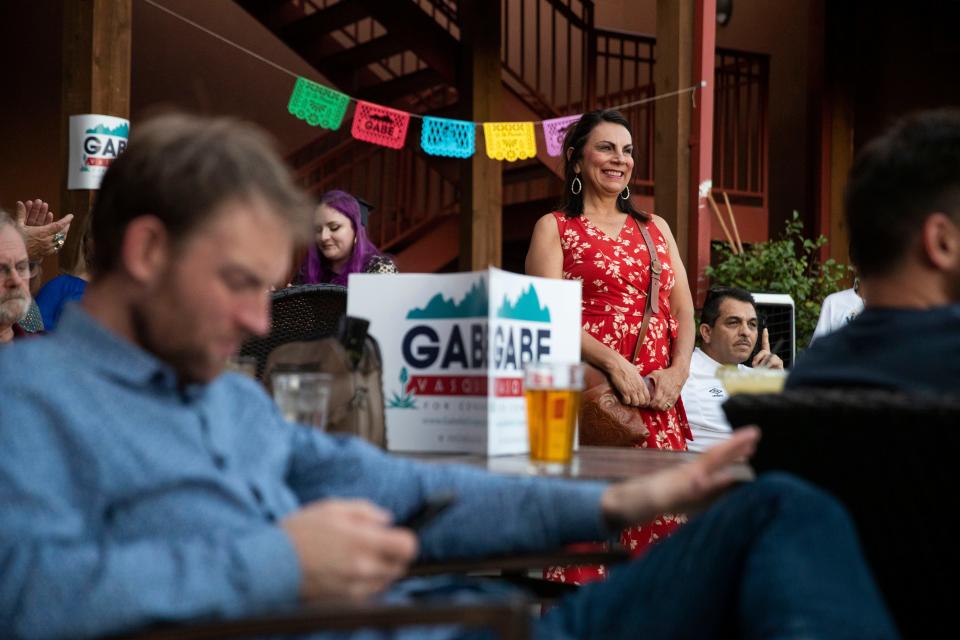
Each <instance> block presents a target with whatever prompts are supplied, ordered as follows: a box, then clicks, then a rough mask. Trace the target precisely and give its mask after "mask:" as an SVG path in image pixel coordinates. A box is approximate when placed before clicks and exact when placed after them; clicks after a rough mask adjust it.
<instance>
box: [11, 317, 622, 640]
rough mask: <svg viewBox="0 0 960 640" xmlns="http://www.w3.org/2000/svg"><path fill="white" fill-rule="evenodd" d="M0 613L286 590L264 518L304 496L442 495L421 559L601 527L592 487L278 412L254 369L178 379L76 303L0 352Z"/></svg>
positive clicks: (51, 623) (83, 632) (60, 628)
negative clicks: (251, 375)
mask: <svg viewBox="0 0 960 640" xmlns="http://www.w3.org/2000/svg"><path fill="white" fill-rule="evenodd" d="M0 380H2V389H0V629H3V630H4V632H5V633H4V634H3V635H4V637H8V636H14V637H71V638H80V637H88V636H95V635H101V634H106V633H116V632H121V631H128V630H131V629H138V628H142V627H144V626H146V625H149V624H152V623H156V622H160V621H171V620H184V619H189V618H194V617H214V618H228V617H238V616H246V615H253V614H258V613H264V612H267V611H270V610H273V609H276V608H277V607H280V606H284V605H289V604H291V603H295V602H296V600H297V596H298V590H299V585H300V581H301V574H300V568H299V566H298V561H297V556H296V554H295V551H294V549H293V546H292V544H291V542H290V540H289V538H288V537H287V536H286V534H285V533H284V532H283V530H282V529H281V528H280V527H279V526H278V521H279V520H280V519H282V518H283V517H284V516H286V515H288V514H290V513H291V512H292V511H294V510H296V509H298V508H299V506H300V505H301V504H303V503H305V502H308V501H311V500H317V499H322V498H325V497H358V498H366V499H369V500H371V501H373V502H374V503H377V504H379V505H381V506H382V507H384V508H386V509H388V510H389V511H391V512H392V513H393V515H394V517H395V518H396V519H398V520H400V519H403V518H404V517H406V516H407V515H409V514H410V513H412V512H413V511H414V510H415V509H416V508H417V507H418V506H419V505H420V504H421V503H422V501H423V500H424V499H425V497H427V496H430V495H432V494H434V493H438V492H447V491H453V492H455V493H456V494H457V495H458V496H459V499H458V502H457V504H456V505H455V506H454V507H453V508H451V509H450V510H448V511H447V512H445V513H444V514H443V515H442V516H441V517H440V518H438V519H437V520H436V521H435V524H434V525H432V526H430V527H428V528H427V529H426V530H425V531H424V532H423V535H422V537H421V548H422V551H421V554H422V556H423V557H425V558H435V559H439V558H444V557H465V556H479V555H486V554H494V553H506V552H511V551H523V550H537V549H544V548H550V547H556V546H558V545H560V544H562V543H564V542H569V541H573V540H587V539H596V538H600V537H603V536H604V535H606V534H607V532H606V531H605V530H604V529H603V527H602V523H601V515H600V510H599V498H600V493H601V491H602V486H601V485H597V484H592V483H570V482H562V481H551V482H546V481H542V480H533V479H520V478H502V477H495V476H491V475H488V474H486V473H483V472H480V471H477V470H474V469H468V468H464V467H455V466H445V465H422V464H417V463H414V462H411V461H409V460H403V459H398V458H395V457H392V456H389V455H387V454H384V453H383V452H381V451H379V450H377V449H375V448H374V447H371V446H369V445H367V444H365V443H364V442H362V441H359V440H357V439H353V438H342V437H332V436H328V435H325V434H323V433H321V432H319V431H317V430H316V429H311V428H307V427H303V426H300V425H294V424H290V423H287V422H285V421H284V420H283V419H282V417H281V416H280V415H279V413H278V411H277V409H276V407H275V405H274V404H273V402H272V401H271V400H270V398H269V397H268V396H267V395H266V394H265V393H264V391H263V389H262V388H261V387H260V386H259V385H258V384H257V383H256V382H254V381H252V380H249V379H247V378H245V377H243V376H239V375H235V374H225V375H222V376H220V377H219V378H217V379H216V380H214V381H213V382H211V383H210V384H204V385H188V386H182V385H180V384H179V383H178V380H177V376H176V374H175V373H174V371H173V370H172V369H171V368H170V367H168V366H167V365H166V364H164V363H163V362H161V361H159V360H158V359H156V358H155V357H154V356H152V355H151V354H149V353H147V352H145V351H143V350H142V349H140V348H138V347H136V346H135V345H133V344H131V343H130V342H128V341H126V340H124V339H121V338H120V337H118V336H116V335H114V334H113V333H111V332H109V331H108V330H107V329H105V328H104V327H103V326H101V325H100V324H98V323H97V322H96V321H95V320H94V319H93V318H92V317H91V316H89V315H88V314H87V313H86V312H85V311H83V309H82V308H80V307H72V308H69V309H67V311H66V312H65V313H64V315H63V318H62V320H61V323H60V326H59V328H58V331H57V333H56V334H55V335H50V336H45V337H41V338H36V339H33V340H26V341H22V342H21V343H19V344H15V345H13V346H10V347H8V348H6V349H4V350H2V351H0Z"/></svg>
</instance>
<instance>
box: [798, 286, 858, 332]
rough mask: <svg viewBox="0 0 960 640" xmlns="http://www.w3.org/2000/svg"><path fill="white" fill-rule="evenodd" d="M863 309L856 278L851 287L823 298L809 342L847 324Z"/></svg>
mask: <svg viewBox="0 0 960 640" xmlns="http://www.w3.org/2000/svg"><path fill="white" fill-rule="evenodd" d="M861 311H863V296H861V294H860V279H859V278H858V279H856V280H855V281H854V283H853V288H852V289H844V290H843V291H837V292H836V293H831V294H830V295H828V296H827V297H826V298H824V299H823V304H822V305H821V306H820V318H819V319H818V320H817V327H816V329H814V330H813V336H812V337H811V338H810V344H813V341H814V340H816V339H817V338H822V337H823V336H825V335H827V334H829V333H833V332H834V331H836V330H837V329H840V328H841V327H845V326H847V323H849V322H850V321H851V320H853V319H854V318H856V317H857V316H858V315H860V312H861Z"/></svg>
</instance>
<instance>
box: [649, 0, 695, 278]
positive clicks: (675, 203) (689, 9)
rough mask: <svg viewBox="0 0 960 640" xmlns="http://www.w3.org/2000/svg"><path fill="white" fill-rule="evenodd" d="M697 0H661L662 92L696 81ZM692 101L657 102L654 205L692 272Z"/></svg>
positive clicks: (658, 69) (658, 80) (658, 77)
mask: <svg viewBox="0 0 960 640" xmlns="http://www.w3.org/2000/svg"><path fill="white" fill-rule="evenodd" d="M695 1H696V0H657V63H656V65H654V79H653V82H654V86H655V87H656V92H657V93H669V92H671V91H676V90H678V89H681V88H683V87H689V86H690V85H691V84H693V81H692V70H693V60H692V56H691V52H692V51H693V18H694V2H695ZM698 99H699V97H698ZM691 106H692V105H691V100H690V96H689V95H680V96H675V97H672V98H665V99H663V100H659V101H658V102H657V103H656V107H655V109H656V119H655V123H654V147H653V165H654V185H655V186H654V208H655V211H656V212H657V214H659V215H660V216H662V217H663V218H664V219H665V220H666V221H667V223H669V225H670V229H671V230H672V231H673V235H674V237H675V238H676V240H677V247H678V248H679V250H680V258H681V259H682V260H683V261H684V264H685V265H686V266H687V268H688V272H689V267H690V266H691V265H689V263H688V260H687V256H688V254H689V247H690V224H689V211H690V201H691V197H690V196H691V193H692V188H695V187H692V186H691V184H690V176H691V172H690V116H691ZM691 284H693V283H691Z"/></svg>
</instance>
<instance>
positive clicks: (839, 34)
mask: <svg viewBox="0 0 960 640" xmlns="http://www.w3.org/2000/svg"><path fill="white" fill-rule="evenodd" d="M823 21H824V25H823V33H824V49H825V51H824V54H823V56H824V64H823V89H822V92H823V97H822V101H821V110H820V157H819V160H820V171H819V172H818V176H819V192H820V193H819V198H818V201H819V202H818V204H819V208H820V215H819V216H818V218H817V221H818V223H819V224H818V229H817V231H818V232H819V233H822V234H823V235H825V236H827V238H828V240H829V243H828V244H827V245H826V246H825V247H823V248H822V249H821V250H820V259H821V260H825V259H827V258H833V259H834V260H837V261H838V262H842V263H844V264H846V263H849V262H850V246H849V243H850V237H849V234H848V232H847V225H846V219H845V217H844V212H843V192H844V190H845V189H846V185H847V174H849V172H850V167H851V166H852V165H853V155H854V154H853V149H854V113H853V111H854V107H853V93H852V89H851V87H854V86H856V85H855V83H854V84H851V83H852V82H853V78H854V76H855V73H854V66H855V61H856V52H855V51H854V42H855V38H851V37H850V34H851V33H855V32H856V21H855V9H853V8H851V7H850V6H849V4H848V3H838V4H833V3H826V4H825V6H824V7H823Z"/></svg>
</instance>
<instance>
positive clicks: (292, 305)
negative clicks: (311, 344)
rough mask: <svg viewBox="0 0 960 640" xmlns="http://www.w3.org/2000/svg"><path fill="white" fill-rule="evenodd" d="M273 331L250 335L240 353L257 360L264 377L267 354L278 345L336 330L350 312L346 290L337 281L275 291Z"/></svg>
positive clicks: (327, 333)
mask: <svg viewBox="0 0 960 640" xmlns="http://www.w3.org/2000/svg"><path fill="white" fill-rule="evenodd" d="M271 308H272V314H273V316H272V318H273V319H272V320H271V325H270V333H269V334H267V335H266V336H263V337H256V338H250V339H249V340H247V341H246V342H244V343H243V345H242V346H241V347H240V355H242V356H253V357H255V358H256V359H257V378H259V379H262V377H263V372H264V365H265V364H266V362H267V356H268V355H270V352H271V351H273V349H274V348H275V347H278V346H280V345H282V344H286V343H288V342H294V341H298V340H315V339H317V338H325V337H327V336H331V335H333V334H334V333H335V331H336V329H337V322H338V321H339V320H340V318H341V317H343V316H344V315H345V314H346V312H347V289H346V287H341V286H340V285H335V284H304V285H298V286H294V287H287V288H285V289H280V290H279V291H276V292H274V293H273V296H272V301H271Z"/></svg>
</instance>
